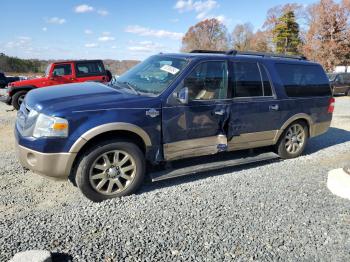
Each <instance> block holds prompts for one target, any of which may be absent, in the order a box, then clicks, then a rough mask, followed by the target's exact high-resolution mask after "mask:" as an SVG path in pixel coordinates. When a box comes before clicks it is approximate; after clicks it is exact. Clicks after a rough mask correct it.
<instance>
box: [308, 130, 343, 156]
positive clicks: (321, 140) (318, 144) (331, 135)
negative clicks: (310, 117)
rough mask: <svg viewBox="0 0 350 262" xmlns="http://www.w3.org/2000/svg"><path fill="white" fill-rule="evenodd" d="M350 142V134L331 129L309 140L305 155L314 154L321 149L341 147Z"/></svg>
mask: <svg viewBox="0 0 350 262" xmlns="http://www.w3.org/2000/svg"><path fill="white" fill-rule="evenodd" d="M349 141H350V132H349V131H347V130H344V129H340V128H336V127H331V128H329V130H328V132H327V133H325V134H323V135H321V136H317V137H315V138H312V139H310V140H309V142H308V145H307V147H306V149H305V154H312V153H315V152H317V151H319V150H321V149H324V148H327V147H331V146H335V145H339V144H342V143H346V142H349Z"/></svg>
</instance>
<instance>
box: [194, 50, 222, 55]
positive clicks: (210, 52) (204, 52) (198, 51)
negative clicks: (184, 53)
mask: <svg viewBox="0 0 350 262" xmlns="http://www.w3.org/2000/svg"><path fill="white" fill-rule="evenodd" d="M190 53H199V54H226V51H217V50H201V49H197V50H192V51H191V52H190Z"/></svg>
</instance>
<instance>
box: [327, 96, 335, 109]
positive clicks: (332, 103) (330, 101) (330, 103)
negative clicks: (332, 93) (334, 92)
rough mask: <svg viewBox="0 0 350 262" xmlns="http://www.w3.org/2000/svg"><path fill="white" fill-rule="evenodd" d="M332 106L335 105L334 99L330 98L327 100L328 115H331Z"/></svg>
mask: <svg viewBox="0 0 350 262" xmlns="http://www.w3.org/2000/svg"><path fill="white" fill-rule="evenodd" d="M334 105H335V99H334V97H331V98H330V99H329V103H328V113H333V111H334Z"/></svg>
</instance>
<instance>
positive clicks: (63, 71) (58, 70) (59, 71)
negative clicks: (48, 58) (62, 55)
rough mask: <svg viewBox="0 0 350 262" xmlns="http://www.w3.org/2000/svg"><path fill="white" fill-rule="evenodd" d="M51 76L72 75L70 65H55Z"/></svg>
mask: <svg viewBox="0 0 350 262" xmlns="http://www.w3.org/2000/svg"><path fill="white" fill-rule="evenodd" d="M53 74H54V75H57V76H69V75H71V74H72V67H71V65H70V64H62V65H55V68H54V70H53Z"/></svg>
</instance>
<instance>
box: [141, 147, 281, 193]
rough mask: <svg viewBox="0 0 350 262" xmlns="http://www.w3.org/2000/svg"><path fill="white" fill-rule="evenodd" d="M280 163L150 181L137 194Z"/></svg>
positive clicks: (267, 161)
mask: <svg viewBox="0 0 350 262" xmlns="http://www.w3.org/2000/svg"><path fill="white" fill-rule="evenodd" d="M267 149H268V148H266V150H267ZM267 151H268V150H267ZM269 151H271V150H269ZM278 161H281V160H280V159H278V158H277V159H273V160H266V161H261V162H255V163H250V164H242V165H239V166H232V167H225V168H219V169H216V170H212V171H204V172H198V173H196V174H191V175H185V176H182V177H174V178H170V179H167V180H163V181H157V182H151V181H148V182H147V183H145V184H144V186H143V187H142V188H141V189H140V190H139V191H138V192H137V193H136V194H137V195H139V194H143V193H146V192H150V191H153V190H155V189H158V188H166V187H172V186H177V185H181V184H186V183H189V182H194V181H197V180H201V179H206V178H208V177H216V176H221V175H225V174H227V173H233V172H239V171H242V170H247V169H250V168H255V167H259V166H263V165H268V164H271V163H275V162H278Z"/></svg>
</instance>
